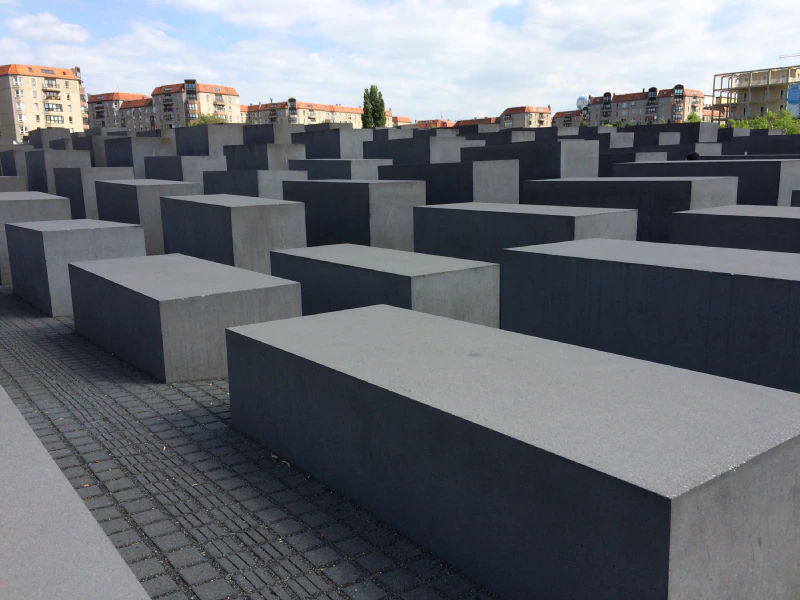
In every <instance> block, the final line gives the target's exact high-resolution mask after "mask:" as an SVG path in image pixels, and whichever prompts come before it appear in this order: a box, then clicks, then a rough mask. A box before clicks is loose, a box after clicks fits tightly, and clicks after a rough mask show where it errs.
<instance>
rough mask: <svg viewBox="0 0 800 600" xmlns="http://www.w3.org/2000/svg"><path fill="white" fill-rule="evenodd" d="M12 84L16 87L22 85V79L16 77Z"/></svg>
mask: <svg viewBox="0 0 800 600" xmlns="http://www.w3.org/2000/svg"><path fill="white" fill-rule="evenodd" d="M11 83H13V84H14V85H22V77H14V78H12V79H11Z"/></svg>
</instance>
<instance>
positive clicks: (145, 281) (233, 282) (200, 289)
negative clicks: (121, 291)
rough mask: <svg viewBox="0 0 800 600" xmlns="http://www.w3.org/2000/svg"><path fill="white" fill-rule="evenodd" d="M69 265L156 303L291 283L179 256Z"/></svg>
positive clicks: (94, 261) (163, 255)
mask: <svg viewBox="0 0 800 600" xmlns="http://www.w3.org/2000/svg"><path fill="white" fill-rule="evenodd" d="M73 264H74V265H75V266H77V267H80V268H81V269H84V270H85V271H89V272H90V273H94V274H95V275H98V276H99V277H102V278H103V279H107V280H109V281H113V282H114V283H117V284H119V285H121V286H123V287H126V288H128V289H130V290H133V291H135V292H139V293H140V294H143V295H145V296H148V297H150V298H154V299H155V300H159V301H165V300H180V299H185V298H191V297H193V296H209V295H212V294H226V293H229V292H240V291H243V290H252V289H259V288H266V287H273V286H279V285H286V284H290V283H294V282H292V281H287V280H286V279H280V278H279V277H272V276H271V275H263V274H261V273H256V272H255V271H246V270H245V269H237V268H236V267H231V266H228V265H222V264H219V263H215V262H211V261H208V260H202V259H200V258H194V257H192V256H184V255H183V254H162V255H157V256H136V257H132V258H114V259H110V260H93V261H84V262H77V263H73Z"/></svg>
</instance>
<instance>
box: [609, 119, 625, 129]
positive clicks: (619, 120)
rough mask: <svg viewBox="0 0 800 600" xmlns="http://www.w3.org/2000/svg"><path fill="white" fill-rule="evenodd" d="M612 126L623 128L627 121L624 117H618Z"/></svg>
mask: <svg viewBox="0 0 800 600" xmlns="http://www.w3.org/2000/svg"><path fill="white" fill-rule="evenodd" d="M611 126H612V127H616V128H617V129H622V128H623V127H625V123H623V122H622V119H617V120H616V121H614V122H613V123H612V124H611Z"/></svg>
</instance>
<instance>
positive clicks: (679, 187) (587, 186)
mask: <svg viewBox="0 0 800 600" xmlns="http://www.w3.org/2000/svg"><path fill="white" fill-rule="evenodd" d="M737 188H738V182H737V179H736V178H735V177H601V178H573V177H570V178H565V179H543V180H538V181H526V182H525V187H524V189H523V194H522V197H521V198H520V202H522V203H523V204H537V205H542V204H544V205H558V206H591V207H595V208H634V209H636V210H638V211H639V221H638V229H637V235H636V239H638V240H640V241H647V242H668V241H669V239H670V223H671V221H670V219H671V215H672V213H674V212H677V211H681V210H694V209H698V208H711V207H714V206H726V205H732V204H736V198H737V193H738V192H737Z"/></svg>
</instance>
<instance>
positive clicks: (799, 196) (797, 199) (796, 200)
mask: <svg viewBox="0 0 800 600" xmlns="http://www.w3.org/2000/svg"><path fill="white" fill-rule="evenodd" d="M791 205H792V206H800V190H792V199H791Z"/></svg>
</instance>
